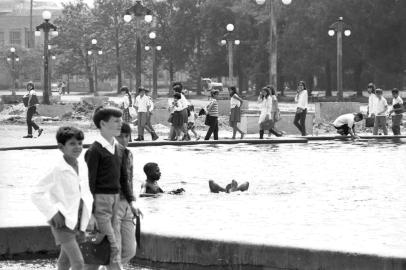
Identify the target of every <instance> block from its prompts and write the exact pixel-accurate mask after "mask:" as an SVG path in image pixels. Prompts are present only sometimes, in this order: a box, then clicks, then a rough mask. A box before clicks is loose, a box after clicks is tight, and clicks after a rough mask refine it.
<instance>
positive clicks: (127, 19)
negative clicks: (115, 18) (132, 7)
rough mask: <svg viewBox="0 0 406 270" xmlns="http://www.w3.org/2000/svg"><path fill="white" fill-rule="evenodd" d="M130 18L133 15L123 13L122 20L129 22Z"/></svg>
mask: <svg viewBox="0 0 406 270" xmlns="http://www.w3.org/2000/svg"><path fill="white" fill-rule="evenodd" d="M132 18H133V17H131V15H130V14H125V15H124V21H125V22H127V23H128V22H131V20H132Z"/></svg>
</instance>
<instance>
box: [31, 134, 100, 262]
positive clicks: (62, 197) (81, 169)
mask: <svg viewBox="0 0 406 270" xmlns="http://www.w3.org/2000/svg"><path fill="white" fill-rule="evenodd" d="M83 139H84V135H83V132H82V131H81V130H79V129H77V128H75V127H69V126H65V127H60V128H59V129H58V131H57V133H56V141H57V143H58V148H59V150H60V151H61V152H62V153H63V155H62V156H61V157H60V158H58V160H57V161H56V162H55V165H54V167H53V169H51V171H50V172H49V173H47V174H46V175H45V177H44V178H42V179H41V180H40V182H39V183H38V184H37V186H36V188H35V192H34V193H33V194H32V201H33V203H34V204H35V205H36V206H37V207H38V209H39V210H40V211H41V212H42V213H43V214H44V215H45V217H46V219H47V220H48V223H49V224H50V225H51V231H52V234H53V236H54V238H55V242H56V244H57V245H60V246H61V251H60V254H59V258H58V262H57V265H58V269H69V267H70V268H71V269H72V270H82V269H84V260H83V256H82V253H81V251H80V249H79V245H78V242H77V240H76V237H77V234H78V236H79V238H81V239H79V240H83V239H84V232H85V230H86V227H87V225H88V223H89V219H90V215H91V212H92V203H93V197H92V195H91V194H90V191H89V187H88V183H87V179H86V177H85V176H86V173H87V168H86V164H83V163H80V164H79V162H78V160H77V159H78V157H79V156H80V154H81V152H82V149H83V146H82V142H83Z"/></svg>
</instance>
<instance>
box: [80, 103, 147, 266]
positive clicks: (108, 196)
mask: <svg viewBox="0 0 406 270" xmlns="http://www.w3.org/2000/svg"><path fill="white" fill-rule="evenodd" d="M121 116H122V112H121V111H120V110H119V109H117V108H114V107H103V106H100V107H98V108H96V110H95V112H94V115H93V122H94V124H95V125H96V127H97V128H98V129H99V130H100V136H99V137H98V138H97V139H96V141H95V142H94V143H93V144H92V145H91V146H90V148H89V149H88V150H87V152H86V154H85V160H86V163H87V166H88V170H89V186H90V191H91V193H92V194H93V197H94V204H93V213H94V217H95V218H96V221H97V225H98V227H99V230H100V232H101V233H103V234H105V235H107V238H108V240H109V242H110V247H111V257H110V268H111V269H122V267H121V258H120V248H121V244H120V243H119V242H118V241H117V233H118V232H116V230H115V229H114V224H116V223H117V207H118V202H119V200H120V191H122V193H123V195H124V197H125V199H126V200H127V201H128V203H129V205H130V207H131V210H132V212H133V213H134V215H137V216H138V215H139V214H141V212H140V210H139V209H138V207H137V206H136V204H135V198H134V196H133V191H132V188H131V186H130V185H129V181H128V173H127V166H126V162H125V159H126V156H125V148H124V147H123V146H122V145H120V144H119V143H118V142H117V141H116V139H115V136H119V135H120V133H121V124H122V122H121ZM97 267H98V266H97ZM97 267H96V266H95V269H97ZM87 269H92V268H89V267H87Z"/></svg>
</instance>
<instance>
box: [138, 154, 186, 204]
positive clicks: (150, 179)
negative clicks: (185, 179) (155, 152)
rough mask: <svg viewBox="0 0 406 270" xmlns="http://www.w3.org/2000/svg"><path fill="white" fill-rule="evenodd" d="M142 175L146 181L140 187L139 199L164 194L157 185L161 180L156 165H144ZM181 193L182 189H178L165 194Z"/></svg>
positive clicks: (152, 163)
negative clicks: (143, 174) (145, 177)
mask: <svg viewBox="0 0 406 270" xmlns="http://www.w3.org/2000/svg"><path fill="white" fill-rule="evenodd" d="M144 173H145V175H146V176H147V180H146V181H145V183H143V184H142V185H141V194H140V197H154V196H155V195H157V194H160V193H165V192H164V191H163V190H162V188H161V187H160V186H159V185H158V181H159V179H161V171H160V169H159V166H158V164H157V163H154V162H148V163H147V164H145V165H144ZM183 192H185V190H184V189H183V188H178V189H175V190H172V191H169V192H166V193H169V194H181V193H183Z"/></svg>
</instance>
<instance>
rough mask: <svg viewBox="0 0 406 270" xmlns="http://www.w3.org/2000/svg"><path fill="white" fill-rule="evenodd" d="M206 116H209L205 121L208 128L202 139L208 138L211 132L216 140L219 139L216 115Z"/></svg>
mask: <svg viewBox="0 0 406 270" xmlns="http://www.w3.org/2000/svg"><path fill="white" fill-rule="evenodd" d="M206 117H207V118H209V119H208V121H206V122H207V124H209V130H208V131H207V133H206V137H204V139H205V140H208V139H210V137H211V134H212V133H213V134H214V139H215V140H218V139H219V122H218V119H217V117H215V116H210V115H207V116H206Z"/></svg>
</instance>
